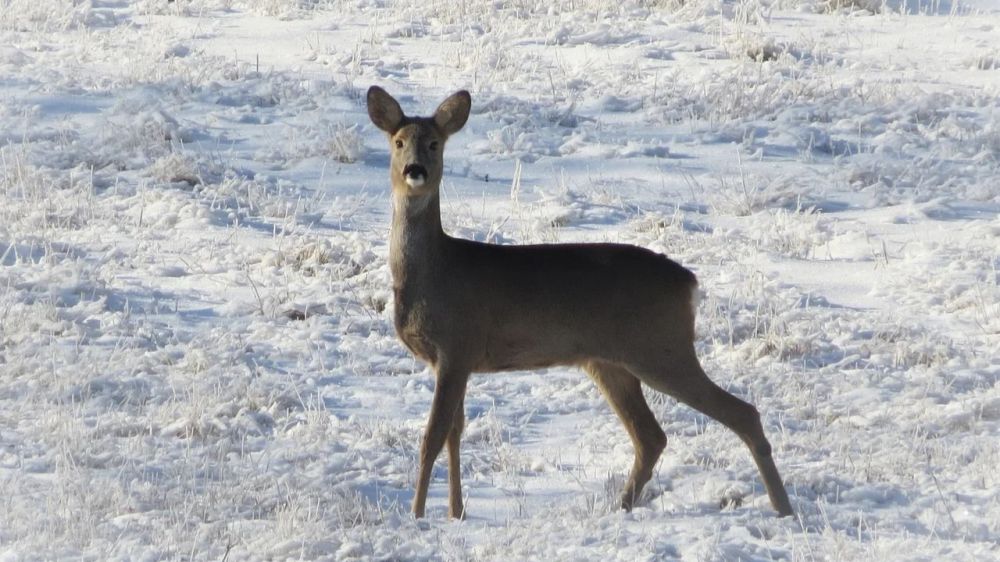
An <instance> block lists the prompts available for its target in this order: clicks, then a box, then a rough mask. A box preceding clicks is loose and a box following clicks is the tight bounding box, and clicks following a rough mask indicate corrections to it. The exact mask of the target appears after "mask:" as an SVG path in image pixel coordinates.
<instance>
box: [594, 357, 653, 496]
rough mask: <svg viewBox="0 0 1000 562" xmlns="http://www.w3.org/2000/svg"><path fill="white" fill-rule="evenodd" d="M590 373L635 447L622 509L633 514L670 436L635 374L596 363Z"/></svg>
mask: <svg viewBox="0 0 1000 562" xmlns="http://www.w3.org/2000/svg"><path fill="white" fill-rule="evenodd" d="M586 371H587V373H588V374H589V375H590V377H591V378H592V379H594V382H596V383H597V387H598V388H599V389H600V390H601V394H603V395H604V397H605V398H606V399H607V401H608V403H609V404H611V408H612V409H613V410H614V411H615V413H616V414H618V417H619V418H620V419H621V421H622V423H623V424H624V425H625V430H626V431H627V432H628V435H629V437H630V438H631V439H632V445H633V446H634V447H635V462H634V463H633V465H632V473H631V474H630V475H629V477H628V482H626V483H625V489H624V491H623V492H622V503H621V506H622V509H624V510H626V511H631V510H632V506H633V505H634V503H635V500H637V499H638V498H639V494H640V493H642V488H643V486H645V485H646V482H648V481H649V479H650V478H651V477H652V476H653V468H654V467H655V466H656V461H657V460H658V459H659V458H660V453H662V452H663V448H664V447H666V446H667V436H666V435H665V434H664V433H663V429H661V428H660V424H659V423H658V422H657V421H656V417H655V416H653V412H651V411H650V410H649V405H648V404H646V398H645V397H644V396H643V395H642V385H641V383H640V382H639V379H637V378H635V376H634V375H632V373H630V372H628V371H627V370H625V369H623V368H621V367H618V366H616V365H612V364H609V363H601V362H596V361H595V362H591V363H589V364H587V365H586Z"/></svg>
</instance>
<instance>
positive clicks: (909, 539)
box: [0, 0, 1000, 561]
mask: <svg viewBox="0 0 1000 562" xmlns="http://www.w3.org/2000/svg"><path fill="white" fill-rule="evenodd" d="M998 29H1000V3H997V2H996V1H995V0H974V1H963V2H943V1H942V2H928V1H924V2H919V1H907V2H905V3H903V2H888V3H879V2H860V1H849V2H846V1H842V2H825V1H815V0H780V1H775V2H770V3H769V2H765V1H762V0H747V1H745V2H739V3H734V2H728V1H721V0H689V1H687V2H667V1H663V2H660V1H640V0H624V1H620V2H610V1H608V0H554V1H550V2H544V3H542V2H539V3H535V2H492V3H478V2H413V1H410V0H395V1H392V2H386V1H381V0H308V1H304V0H299V1H293V0H177V1H175V2H172V3H168V2H165V1H161V0H134V1H128V0H114V1H111V0H73V1H72V2H67V1H65V0H31V1H27V0H9V1H6V2H4V3H3V7H2V9H0V502H2V504H0V559H2V560H40V559H62V558H70V559H87V560H160V559H170V560H182V559H187V560H205V559H216V560H219V559H229V560H275V559H309V560H313V559H315V560H324V559H325V560H347V559H380V560H387V559H392V560H438V559H445V560H451V559H477V560H479V559H482V560H522V559H556V560H615V559H620V560H668V559H683V560H705V561H708V560H726V561H728V560H772V559H783V560H817V559H819V560H945V559H947V560H989V559H995V558H997V557H1000V546H998V544H1000V481H998V476H997V470H996V467H997V465H998V464H1000V439H998V436H1000V383H998V381H1000V360H998V357H1000V272H998V270H1000V183H998V182H1000V104H998V101H997V100H998V99H1000V98H998V94H1000V65H998V64H997V61H998V60H1000V50H998V47H997V41H996V38H997V30H998ZM372 84H378V85H380V86H382V87H384V88H386V89H387V90H388V91H389V92H390V93H392V94H393V95H394V96H396V97H397V98H398V99H399V100H400V101H401V103H402V104H403V107H404V110H406V111H408V112H411V113H415V114H427V113H429V112H431V111H433V109H434V107H436V105H437V104H438V103H439V102H440V101H441V100H442V99H444V97H445V96H446V95H448V94H449V93H451V92H453V91H454V90H456V89H460V88H465V89H468V90H469V91H470V92H471V94H472V97H473V114H472V117H471V118H470V121H469V123H468V125H466V127H465V129H463V131H461V132H460V133H459V134H457V135H456V136H455V137H454V138H452V139H451V140H450V141H449V143H448V147H447V150H446V153H445V154H446V168H447V169H446V174H445V180H444V185H443V188H442V192H443V205H442V207H443V220H444V223H445V225H446V228H447V229H448V230H449V231H450V232H452V233H454V234H456V235H460V236H463V237H467V238H474V239H477V240H487V241H493V242H499V243H504V244H515V243H535V242H568V241H589V242H604V241H613V242H624V243H630V244H637V245H640V246H644V247H647V248H651V249H653V250H656V251H660V252H663V253H666V254H668V255H670V256H671V257H673V258H675V259H677V260H679V261H681V262H682V263H684V264H685V265H687V266H688V267H690V268H691V269H693V270H694V271H696V272H697V274H698V276H699V280H700V284H701V287H702V289H703V290H704V293H705V294H704V296H703V298H702V299H701V304H700V309H699V319H698V328H699V340H698V350H699V353H700V355H701V357H702V359H703V363H704V365H705V368H706V371H707V372H709V373H710V375H711V376H712V377H713V378H714V379H715V380H716V381H717V382H718V383H719V384H720V385H722V386H723V387H725V388H727V389H728V390H730V391H731V392H733V393H735V394H737V395H739V396H741V397H744V398H746V399H748V400H750V401H752V402H753V403H755V404H756V405H757V407H758V408H759V409H760V410H761V412H762V416H763V421H764V424H765V430H766V432H767V434H768V436H769V438H770V440H771V442H772V444H773V445H774V449H775V458H776V461H777V463H778V467H779V469H780V470H781V472H782V476H783V477H784V478H785V480H786V484H787V487H788V490H789V493H790V495H791V498H792V502H793V505H794V507H795V509H796V512H797V513H796V516H795V517H793V518H785V519H778V518H776V517H775V516H774V512H773V511H772V509H771V506H770V504H769V502H768V500H767V496H766V494H765V493H764V491H763V487H762V485H761V483H760V481H759V478H758V475H757V471H756V469H755V467H754V466H753V463H752V461H751V459H750V456H749V454H748V453H747V450H746V448H745V447H744V446H743V445H742V443H740V442H739V440H738V439H737V438H736V437H735V436H734V435H732V434H731V433H729V432H728V431H727V430H724V429H723V428H722V427H721V426H720V425H719V424H717V423H716V422H714V421H712V420H710V419H707V418H705V417H704V416H701V415H700V414H698V413H696V412H694V411H692V410H690V409H689V408H687V407H684V406H680V405H678V404H676V403H675V402H674V401H673V400H671V399H668V398H665V397H663V396H657V395H654V394H653V393H649V394H648V396H649V399H650V402H651V406H652V408H653V410H654V412H655V413H656V415H657V417H658V419H659V420H660V421H661V423H662V424H663V427H664V429H665V430H666V431H667V434H668V440H669V442H668V445H667V449H666V451H665V453H664V455H663V457H662V459H661V461H660V463H659V464H658V466H657V470H656V473H655V475H654V478H653V480H652V481H651V482H650V484H648V485H647V489H646V493H645V499H644V501H643V502H641V504H640V505H639V506H638V507H637V508H636V509H635V510H634V511H633V512H632V513H622V512H620V511H618V510H617V509H616V498H617V496H618V493H619V491H620V489H621V486H622V485H623V482H624V478H625V476H626V474H627V470H628V469H629V467H630V466H631V463H632V448H631V444H630V443H629V441H628V438H627V436H626V434H625V432H624V430H623V429H622V427H621V424H620V423H619V421H618V420H617V419H616V418H615V416H614V415H613V413H612V412H611V411H610V408H608V406H607V405H606V404H605V403H604V401H603V400H602V398H601V397H600V395H599V393H598V392H597V391H596V389H595V388H594V386H593V384H592V383H591V382H590V381H589V379H587V378H586V377H585V376H584V375H583V374H582V373H580V372H579V371H577V370H574V369H565V368H558V369H550V370H546V371H540V372H534V373H526V372H519V373H509V374H500V375H478V376H476V377H474V378H473V379H472V381H471V383H470V386H469V391H468V396H467V398H466V410H467V415H468V422H467V429H466V432H465V436H464V440H463V444H462V447H463V449H462V460H463V483H464V485H465V490H464V491H465V495H466V508H467V510H468V519H467V520H465V521H462V522H454V521H449V520H448V519H447V517H446V511H447V510H446V506H445V501H444V500H445V497H446V493H447V486H446V484H445V479H446V471H445V467H444V464H443V463H439V464H438V466H437V468H436V470H435V473H434V480H433V482H432V486H431V490H430V499H429V504H428V518H427V519H424V520H420V521H416V520H414V519H413V518H412V517H411V516H410V515H409V511H408V510H409V503H410V501H411V499H412V495H413V484H414V476H415V472H416V459H417V455H418V450H419V440H420V436H421V434H422V430H423V423H424V420H425V419H426V415H427V412H428V410H429V405H430V401H431V397H432V394H433V377H432V375H431V374H430V373H429V372H428V371H427V370H426V369H425V367H424V365H422V364H421V363H419V362H418V361H416V360H415V359H413V358H412V357H411V356H410V354H409V353H408V352H407V351H406V350H405V348H404V347H403V346H402V345H401V344H400V343H399V342H398V341H397V339H396V337H395V334H394V331H393V325H392V307H393V304H392V291H391V285H390V283H391V281H390V274H389V271H388V267H387V262H386V258H387V235H388V225H389V218H390V214H391V209H390V201H389V193H388V178H387V175H388V172H387V167H388V146H387V144H386V141H385V138H384V135H383V134H382V133H381V132H380V131H378V130H377V129H376V128H375V127H374V126H373V125H372V124H371V123H370V122H369V121H368V118H367V114H366V111H365V108H364V92H365V90H366V89H367V88H368V86H370V85H372Z"/></svg>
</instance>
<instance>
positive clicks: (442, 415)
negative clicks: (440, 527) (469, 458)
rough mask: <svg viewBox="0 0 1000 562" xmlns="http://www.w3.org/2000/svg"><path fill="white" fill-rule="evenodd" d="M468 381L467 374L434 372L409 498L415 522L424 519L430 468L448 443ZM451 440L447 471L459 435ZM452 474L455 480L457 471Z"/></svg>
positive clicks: (462, 372)
mask: <svg viewBox="0 0 1000 562" xmlns="http://www.w3.org/2000/svg"><path fill="white" fill-rule="evenodd" d="M468 380H469V373H468V372H467V371H455V370H450V369H447V368H441V367H439V368H438V373H437V383H436V385H435V388H434V401H433V402H432V403H431V413H430V416H429V417H428V419H427V428H426V429H425V430H424V441H423V444H422V445H421V447H420V469H419V473H418V475H417V491H416V494H415V495H414V497H413V515H414V516H415V517H417V518H420V517H423V516H424V510H425V506H426V505H427V488H428V487H429V486H430V483H431V471H432V470H433V468H434V461H435V460H436V459H437V457H438V455H439V454H440V453H441V449H442V448H443V447H444V444H445V441H446V440H448V439H449V437H450V435H451V433H452V430H453V428H454V425H455V418H456V415H455V414H456V412H457V411H458V409H459V408H460V407H461V406H462V403H463V401H464V397H465V386H466V383H467V382H468ZM463 421H464V416H463ZM453 439H454V442H455V446H454V447H453V448H449V460H450V462H449V468H450V467H451V466H452V465H457V464H458V439H459V434H456V435H455V437H454V438H453ZM451 459H453V460H451ZM449 472H450V471H449ZM455 474H456V478H457V471H456V473H455ZM459 498H461V487H459ZM459 501H460V500H459ZM452 507H454V503H452Z"/></svg>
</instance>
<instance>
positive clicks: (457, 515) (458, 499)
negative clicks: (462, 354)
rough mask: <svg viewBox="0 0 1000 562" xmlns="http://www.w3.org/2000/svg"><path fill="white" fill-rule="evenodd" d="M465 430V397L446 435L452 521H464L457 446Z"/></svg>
mask: <svg viewBox="0 0 1000 562" xmlns="http://www.w3.org/2000/svg"><path fill="white" fill-rule="evenodd" d="M463 429H465V397H464V396H463V397H462V399H461V400H460V401H459V403H458V409H457V410H456V411H455V417H454V419H453V421H452V425H451V431H450V432H449V433H448V441H447V445H448V516H449V517H452V518H454V519H465V507H463V506H462V464H461V462H460V461H459V455H458V451H459V446H460V443H461V440H462V430H463Z"/></svg>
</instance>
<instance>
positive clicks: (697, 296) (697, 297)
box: [691, 282, 701, 316]
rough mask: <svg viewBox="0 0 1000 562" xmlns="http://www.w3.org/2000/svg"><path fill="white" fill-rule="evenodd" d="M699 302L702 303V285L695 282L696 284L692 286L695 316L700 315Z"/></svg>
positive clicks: (692, 307) (692, 310)
mask: <svg viewBox="0 0 1000 562" xmlns="http://www.w3.org/2000/svg"><path fill="white" fill-rule="evenodd" d="M699 303H701V287H699V286H698V283H697V282H695V284H694V285H692V286H691V312H692V313H693V314H694V315H695V316H698V304H699Z"/></svg>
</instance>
